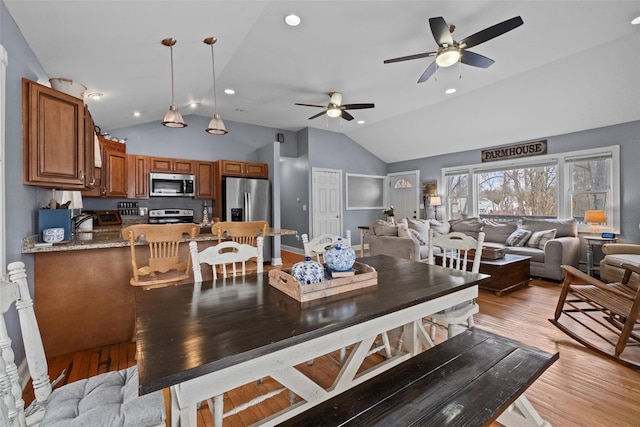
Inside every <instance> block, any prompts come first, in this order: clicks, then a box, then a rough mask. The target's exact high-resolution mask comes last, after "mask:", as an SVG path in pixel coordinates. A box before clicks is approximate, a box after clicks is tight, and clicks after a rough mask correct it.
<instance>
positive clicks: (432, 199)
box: [429, 196, 442, 206]
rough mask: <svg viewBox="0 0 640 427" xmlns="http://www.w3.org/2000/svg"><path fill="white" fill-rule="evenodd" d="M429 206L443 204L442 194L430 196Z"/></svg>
mask: <svg viewBox="0 0 640 427" xmlns="http://www.w3.org/2000/svg"><path fill="white" fill-rule="evenodd" d="M429 206H442V200H441V199H440V196H432V197H429Z"/></svg>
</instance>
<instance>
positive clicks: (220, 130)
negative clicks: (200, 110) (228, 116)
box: [206, 114, 229, 135]
mask: <svg viewBox="0 0 640 427" xmlns="http://www.w3.org/2000/svg"><path fill="white" fill-rule="evenodd" d="M206 131H207V133H210V134H212V135H226V134H227V133H229V131H228V130H227V128H225V127H224V122H223V121H222V118H221V117H220V114H214V115H213V118H212V119H211V121H210V122H209V127H207V129H206Z"/></svg>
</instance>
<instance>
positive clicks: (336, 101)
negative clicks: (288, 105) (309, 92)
mask: <svg viewBox="0 0 640 427" xmlns="http://www.w3.org/2000/svg"><path fill="white" fill-rule="evenodd" d="M294 105H302V106H303V107H317V108H324V111H322V112H320V113H318V114H315V115H313V116H311V117H309V120H311V119H315V118H317V117H320V116H323V115H325V114H326V115H327V116H329V117H333V118H336V117H342V118H343V119H345V120H347V121H351V120H353V116H352V115H351V114H349V113H347V111H346V110H364V109H366V108H374V107H375V105H374V104H344V105H342V94H341V93H340V92H329V104H327V106H326V107H325V106H324V105H316V104H300V103H298V102H296V103H295V104H294Z"/></svg>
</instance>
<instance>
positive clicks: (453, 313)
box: [426, 229, 484, 340]
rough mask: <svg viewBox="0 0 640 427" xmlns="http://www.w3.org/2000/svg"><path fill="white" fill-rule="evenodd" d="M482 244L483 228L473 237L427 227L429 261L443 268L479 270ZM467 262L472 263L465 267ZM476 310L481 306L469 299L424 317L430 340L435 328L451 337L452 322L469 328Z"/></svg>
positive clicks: (473, 271) (432, 337)
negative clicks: (439, 328)
mask: <svg viewBox="0 0 640 427" xmlns="http://www.w3.org/2000/svg"><path fill="white" fill-rule="evenodd" d="M483 244H484V233H483V232H482V231H481V232H479V233H478V238H477V239H474V238H473V237H471V236H468V235H466V234H464V233H459V232H452V233H448V234H438V233H436V232H435V230H433V229H429V242H428V245H429V258H428V262H429V264H434V265H436V264H438V263H439V264H440V265H442V266H443V267H446V268H451V269H455V270H462V271H469V270H470V271H471V272H472V273H478V272H479V271H480V260H481V257H482V245H483ZM434 247H439V248H440V251H441V253H440V254H439V255H437V256H436V255H434V252H435V251H434ZM474 251H475V252H474ZM470 254H472V255H470ZM471 260H472V261H471ZM469 263H471V269H469V268H468V266H469ZM479 311H480V307H479V306H478V304H476V302H475V300H470V301H467V302H464V303H462V304H458V305H457V306H455V307H450V308H448V309H446V310H443V311H440V312H438V313H435V314H433V315H432V316H430V317H428V318H427V319H426V321H427V323H428V324H429V325H430V328H431V339H432V340H434V339H435V337H436V327H442V328H445V329H446V330H447V338H451V337H453V336H454V331H453V325H464V326H466V327H468V328H470V327H472V326H473V315H474V314H477V313H478V312H479Z"/></svg>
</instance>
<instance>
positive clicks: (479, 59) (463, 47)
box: [384, 16, 524, 83]
mask: <svg viewBox="0 0 640 427" xmlns="http://www.w3.org/2000/svg"><path fill="white" fill-rule="evenodd" d="M523 23H524V22H523V21H522V18H521V17H519V16H516V17H514V18H511V19H507V20H506V21H503V22H500V23H498V24H496V25H493V26H491V27H488V28H485V29H484V30H482V31H478V32H477V33H475V34H472V35H470V36H469V37H465V38H464V39H462V40H460V41H455V40H454V39H453V37H451V33H453V31H454V30H455V26H454V25H451V26H449V25H447V22H446V21H445V20H444V18H443V17H441V16H439V17H437V18H429V26H430V27H431V33H432V34H433V38H434V39H435V40H436V43H438V50H437V51H435V52H425V53H418V54H415V55H409V56H401V57H399V58H393V59H387V60H385V61H384V63H385V64H390V63H393V62H401V61H409V60H411V59H420V58H426V57H429V56H435V57H436V60H435V61H433V62H432V63H431V65H429V66H428V67H427V69H426V70H424V73H422V75H421V76H420V78H419V79H418V83H422V82H425V81H427V80H428V79H429V77H431V76H432V75H433V73H435V72H436V69H437V67H449V66H451V65H453V64H455V63H457V62H462V63H463V64H467V65H471V66H473V67H480V68H488V67H490V66H491V64H493V63H494V62H495V61H494V60H493V59H491V58H487V57H486V56H483V55H480V54H477V53H474V52H471V51H469V50H467V49H469V48H470V47H474V46H477V45H479V44H480V43H484V42H486V41H489V40H491V39H493V38H495V37H498V36H501V35H502V34H504V33H506V32H509V31H511V30H513V29H515V28H517V27H519V26H520V25H522V24H523Z"/></svg>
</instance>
